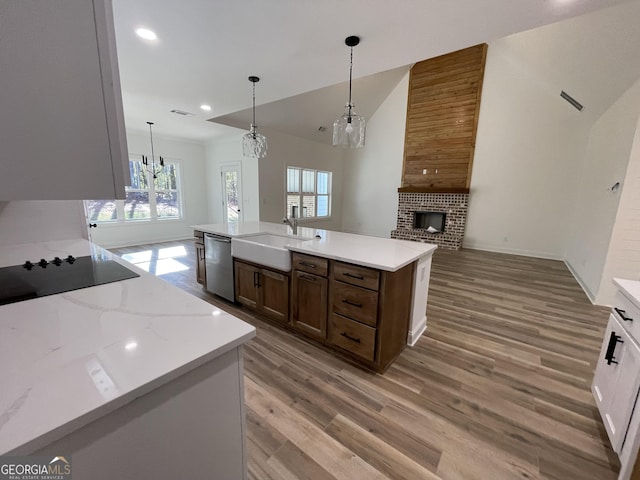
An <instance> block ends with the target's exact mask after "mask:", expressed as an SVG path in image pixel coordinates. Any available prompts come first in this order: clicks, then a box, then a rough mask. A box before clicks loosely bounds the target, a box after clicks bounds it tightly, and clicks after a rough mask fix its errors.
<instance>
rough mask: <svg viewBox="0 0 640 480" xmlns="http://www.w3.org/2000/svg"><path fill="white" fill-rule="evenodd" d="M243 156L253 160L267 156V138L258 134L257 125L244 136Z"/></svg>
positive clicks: (252, 126)
mask: <svg viewBox="0 0 640 480" xmlns="http://www.w3.org/2000/svg"><path fill="white" fill-rule="evenodd" d="M242 154H243V155H244V156H245V157H251V158H264V157H266V156H267V137H265V136H264V135H262V134H260V133H258V132H256V127H255V125H251V130H250V131H249V133H245V134H244V135H243V136H242Z"/></svg>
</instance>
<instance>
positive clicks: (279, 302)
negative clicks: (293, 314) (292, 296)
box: [258, 268, 289, 323]
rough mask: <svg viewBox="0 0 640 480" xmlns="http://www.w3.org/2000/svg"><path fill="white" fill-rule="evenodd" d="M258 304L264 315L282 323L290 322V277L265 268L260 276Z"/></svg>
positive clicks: (261, 270)
mask: <svg viewBox="0 0 640 480" xmlns="http://www.w3.org/2000/svg"><path fill="white" fill-rule="evenodd" d="M258 293H259V295H258V303H259V305H260V306H261V309H262V313H264V314H265V315H266V316H267V317H269V318H271V319H273V320H275V321H277V322H280V323H288V322H289V277H288V276H287V275H284V274H282V273H278V272H275V271H273V270H267V269H265V268H262V269H260V272H259V274H258Z"/></svg>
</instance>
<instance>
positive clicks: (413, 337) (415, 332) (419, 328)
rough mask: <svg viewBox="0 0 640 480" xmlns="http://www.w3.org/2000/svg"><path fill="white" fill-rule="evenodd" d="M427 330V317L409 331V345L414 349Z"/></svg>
mask: <svg viewBox="0 0 640 480" xmlns="http://www.w3.org/2000/svg"><path fill="white" fill-rule="evenodd" d="M426 330H427V316H426V315H425V316H424V317H422V318H421V319H420V321H419V322H418V323H417V324H416V325H414V327H413V328H412V329H411V330H410V331H409V335H408V338H407V345H409V346H410V347H413V346H414V345H415V344H416V342H417V341H418V339H419V338H420V337H421V336H422V334H423V333H424V332H425V331H426Z"/></svg>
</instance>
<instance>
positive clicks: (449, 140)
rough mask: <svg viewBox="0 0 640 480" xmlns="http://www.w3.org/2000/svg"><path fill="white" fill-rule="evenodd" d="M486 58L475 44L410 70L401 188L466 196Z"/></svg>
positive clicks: (485, 46)
mask: <svg viewBox="0 0 640 480" xmlns="http://www.w3.org/2000/svg"><path fill="white" fill-rule="evenodd" d="M486 53H487V45H486V44H481V45H476V46H474V47H470V48H466V49H464V50H459V51H457V52H453V53H449V54H446V55H442V56H440V57H436V58H432V59H429V60H425V61H423V62H420V63H416V64H415V65H414V66H413V68H412V69H411V76H410V80H409V98H408V103H407V126H406V133H405V145H404V161H403V169H402V187H401V188H421V189H431V190H429V192H434V193H436V192H435V190H439V191H440V192H446V193H463V192H461V189H467V192H468V189H469V185H470V181H471V167H472V164H473V154H474V149H475V141H476V130H477V126H478V115H479V112H480V96H481V93H482V80H483V77H484V66H485V60H486ZM400 191H405V192H407V191H410V192H413V191H415V190H400ZM467 192H464V193H467Z"/></svg>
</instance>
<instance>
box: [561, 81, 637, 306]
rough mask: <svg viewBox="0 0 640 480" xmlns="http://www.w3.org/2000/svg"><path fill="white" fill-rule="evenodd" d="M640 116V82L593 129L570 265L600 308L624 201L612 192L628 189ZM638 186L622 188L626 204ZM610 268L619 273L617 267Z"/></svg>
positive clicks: (575, 215)
mask: <svg viewBox="0 0 640 480" xmlns="http://www.w3.org/2000/svg"><path fill="white" fill-rule="evenodd" d="M639 114H640V82H637V83H636V84H635V85H634V86H633V87H631V88H630V89H629V90H628V91H627V92H626V93H625V94H624V95H623V96H622V97H620V98H619V99H618V101H616V102H615V103H614V104H613V105H612V106H611V107H610V108H609V109H608V110H607V111H606V112H605V113H604V115H602V117H600V118H599V119H598V120H597V121H596V123H595V124H594V126H593V128H592V130H591V134H590V136H589V141H588V146H587V152H586V155H585V157H584V162H583V165H582V168H581V175H580V180H579V186H578V194H577V197H576V203H575V208H574V212H573V224H572V232H571V237H570V240H569V242H568V244H567V249H566V255H565V259H566V262H567V264H568V265H569V267H570V268H571V270H572V271H573V273H574V275H575V276H576V278H577V279H578V281H579V282H580V283H581V285H582V286H583V288H584V289H585V291H586V292H587V294H588V295H589V297H590V298H591V299H592V300H595V301H596V302H597V303H600V299H599V298H597V296H598V291H599V289H600V286H601V280H602V279H603V278H604V277H603V270H604V267H605V261H606V259H607V254H608V252H609V246H610V241H611V235H612V232H613V229H614V224H616V212H617V211H618V203H619V201H620V192H618V193H617V194H616V193H614V192H612V191H611V190H610V188H611V186H612V185H613V184H614V183H616V182H620V183H621V184H624V183H625V174H626V172H627V167H628V165H629V158H630V154H631V147H632V144H633V141H634V136H635V132H636V126H637V123H638V116H639ZM630 168H633V166H630ZM634 180H635V179H634V178H630V179H629V181H630V184H628V185H625V186H624V188H623V191H624V192H626V193H627V198H628V195H629V190H630V189H632V188H633V187H632V185H633V182H634ZM628 202H631V200H628ZM628 208H629V207H628V205H627V208H625V209H623V211H622V212H621V215H622V217H624V215H626V214H628V213H629V212H628ZM622 217H621V218H620V219H619V223H618V224H617V227H616V228H617V229H620V230H621V229H623V228H627V226H626V225H624V223H623V222H622ZM621 241H622V239H621V238H618V241H617V242H616V253H612V257H611V262H615V263H617V261H618V260H619V259H620V258H619V256H620V255H621V252H620V250H619V249H620V248H621V245H620V243H619V242H621ZM611 268H612V271H614V270H616V269H615V268H613V263H612V265H611ZM603 295H604V294H603ZM605 296H606V295H605Z"/></svg>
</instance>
